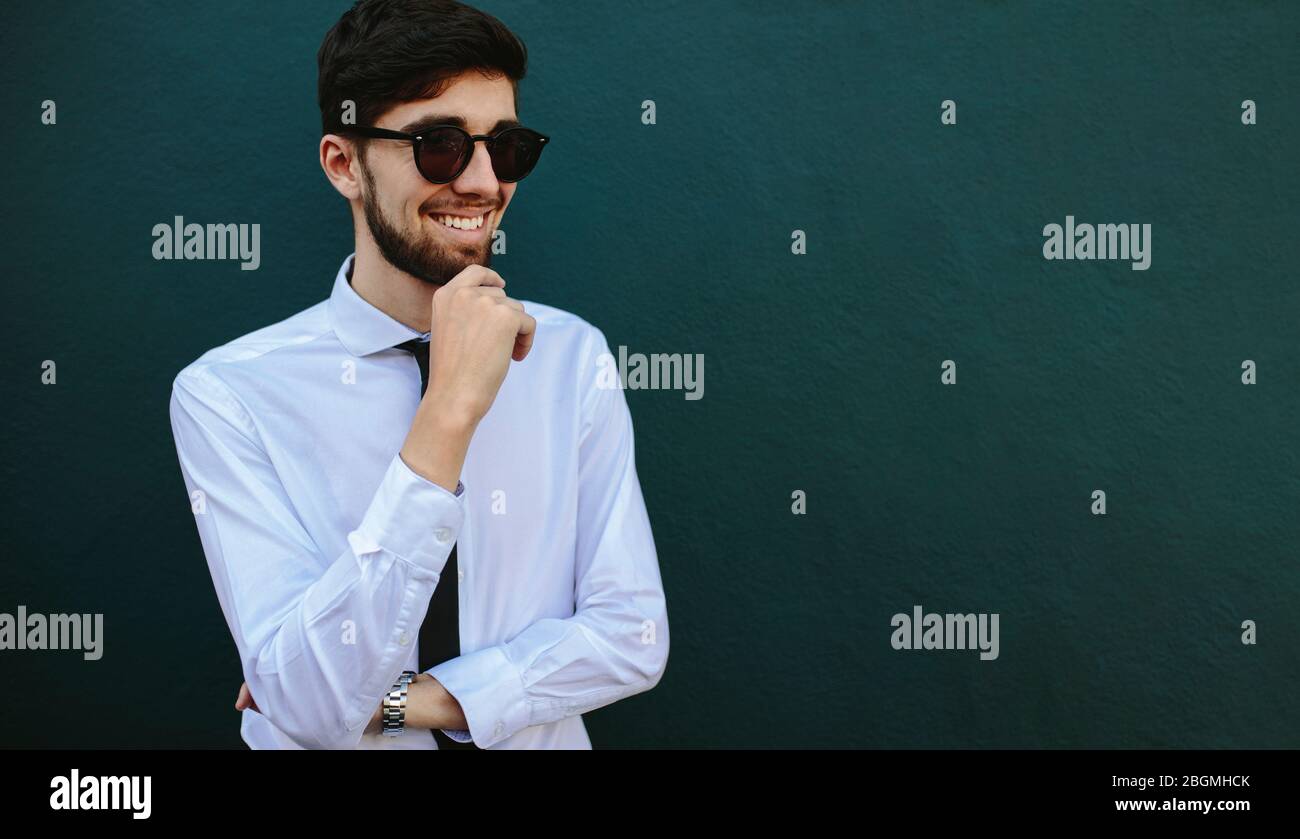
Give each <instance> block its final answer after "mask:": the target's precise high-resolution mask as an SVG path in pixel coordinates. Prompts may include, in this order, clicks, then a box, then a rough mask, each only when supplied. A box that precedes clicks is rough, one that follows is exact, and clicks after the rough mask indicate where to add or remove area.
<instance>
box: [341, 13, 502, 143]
mask: <svg viewBox="0 0 1300 839" xmlns="http://www.w3.org/2000/svg"><path fill="white" fill-rule="evenodd" d="M316 63H317V66H318V69H319V75H318V76H317V80H316V99H317V101H318V103H319V104H320V121H321V133H322V134H329V133H332V132H337V131H341V130H342V129H344V128H346V126H344V125H343V124H342V119H341V116H342V109H343V102H344V101H345V100H348V99H351V100H352V101H353V102H355V103H356V120H357V121H356V124H357V125H374V121H375V119H377V118H378V117H379V116H380V115H381V114H383V113H384V112H385V111H387V110H388V109H389V108H391V107H393V106H394V105H398V104H401V103H402V102H411V101H414V100H416V99H428V98H430V97H434V96H439V95H441V94H442V92H443V91H444V90H446V88H447V84H448V83H449V82H450V80H451V79H452V78H454V77H455V76H458V75H460V74H461V73H463V72H465V71H466V70H478V71H479V72H481V73H483V75H484V76H486V77H488V78H499V77H500V76H501V75H505V76H506V77H507V78H509V79H510V82H511V85H512V86H513V87H514V92H515V101H516V107H517V106H518V97H519V80H520V79H522V78H523V77H524V73H525V72H526V71H527V67H528V50H527V48H526V47H525V46H524V43H523V41H521V40H520V39H519V38H518V37H516V36H515V34H514V33H513V32H511V31H510V30H509V29H507V28H506V26H505V24H503V23H502V22H501V21H499V20H497V19H496V18H494V17H492V16H491V15H489V14H487V13H485V12H481V11H479V10H478V9H475V8H472V7H470V6H467V5H465V4H464V3H459V2H456V0H358V2H357V3H356V4H354V5H353V6H352V8H351V9H348V10H347V11H346V12H344V13H343V17H341V18H339V21H338V23H336V24H334V26H333V28H331V29H330V31H329V32H327V33H326V34H325V40H323V41H321V45H320V51H319V52H317V53H316ZM360 145H361V146H362V147H364V145H365V143H364V140H362V141H360Z"/></svg>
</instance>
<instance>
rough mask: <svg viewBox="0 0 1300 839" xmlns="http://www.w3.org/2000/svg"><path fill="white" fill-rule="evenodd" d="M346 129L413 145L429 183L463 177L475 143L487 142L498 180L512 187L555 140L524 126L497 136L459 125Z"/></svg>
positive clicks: (354, 127)
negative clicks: (409, 129)
mask: <svg viewBox="0 0 1300 839" xmlns="http://www.w3.org/2000/svg"><path fill="white" fill-rule="evenodd" d="M343 130H344V131H347V132H351V133H353V134H359V135H360V136H362V137H372V138H374V139H377V140H405V141H407V142H409V143H410V144H411V151H412V153H413V154H414V155H415V168H416V169H418V170H419V172H420V175H421V176H423V178H424V179H425V180H426V181H429V182H431V183H435V184H445V183H451V182H452V181H454V180H456V178H458V177H460V173H461V172H464V171H465V167H466V166H469V161H470V158H472V157H473V156H474V144H475V143H476V142H478V141H479V140H482V141H484V142H485V143H487V150H488V156H489V157H491V159H492V171H493V172H494V173H496V176H497V180H499V181H502V182H504V183H508V184H509V183H514V182H515V181H519V180H523V178H524V177H526V176H527V175H528V173H529V172H531V171H533V167H534V166H536V165H537V159H538V158H539V157H541V156H542V149H543V148H545V147H546V143H547V142H548V141H549V140H550V139H551V138H550V137H548V136H546V135H545V134H541V133H539V132H537V131H534V130H532V129H531V128H523V127H520V126H516V127H514V128H506V129H503V130H501V131H498V132H497V133H496V134H470V133H469V132H468V131H466V130H465V129H463V128H461V127H460V126H458V125H434V126H431V127H429V128H426V129H425V130H423V131H421V132H420V133H419V134H404V133H402V132H401V131H390V130H389V129H387V128H373V127H369V126H356V125H349V126H345V127H344V129H343ZM340 133H342V132H340Z"/></svg>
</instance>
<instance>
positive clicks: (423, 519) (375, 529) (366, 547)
mask: <svg viewBox="0 0 1300 839" xmlns="http://www.w3.org/2000/svg"><path fill="white" fill-rule="evenodd" d="M464 489H465V488H464V485H463V484H461V483H459V482H457V486H456V493H455V494H454V495H453V494H452V493H451V492H448V491H447V489H446V488H445V487H441V486H439V485H438V484H435V483H434V482H433V481H430V480H428V479H427V478H425V477H423V476H422V475H418V474H416V473H415V472H414V471H413V470H412V469H411V467H409V466H407V465H406V461H404V460H402V455H401V454H400V453H399V454H396V455H394V456H393V460H392V462H391V463H389V464H388V470H387V471H386V472H385V473H384V477H383V480H382V481H381V482H380V484H379V489H378V490H377V491H376V492H375V495H374V498H372V499H371V501H370V507H369V508H368V509H367V510H366V513H365V515H364V516H363V517H362V519H361V524H360V525H359V526H358V527H357V529H356V530H354V531H352V532H351V533H349V534H348V542H349V543H350V544H351V545H352V548H353V550H354V551H356V553H357V554H358V555H360V554H363V553H369V552H371V551H375V550H379V549H383V550H386V551H390V552H392V553H394V554H396V555H398V556H400V557H401V558H402V559H405V560H406V561H408V562H411V563H414V564H415V565H418V566H420V567H421V568H424V569H426V570H428V571H431V572H433V573H434V574H441V573H442V569H443V567H444V566H446V564H447V557H448V556H450V555H451V548H452V545H453V544H455V542H456V539H457V538H459V536H460V530H461V526H462V524H463V523H464V521H465V498H464Z"/></svg>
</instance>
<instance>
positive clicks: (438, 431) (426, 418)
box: [401, 404, 477, 492]
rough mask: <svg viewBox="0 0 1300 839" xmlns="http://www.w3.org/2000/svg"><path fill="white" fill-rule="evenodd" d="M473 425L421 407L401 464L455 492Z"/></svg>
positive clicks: (441, 412) (464, 419)
mask: <svg viewBox="0 0 1300 839" xmlns="http://www.w3.org/2000/svg"><path fill="white" fill-rule="evenodd" d="M476 425H477V423H470V422H469V421H468V420H467V419H466V418H465V417H464V416H463V415H457V414H454V413H451V412H448V411H444V410H437V409H433V408H429V409H426V408H425V407H424V405H423V404H422V405H421V407H420V409H419V411H417V412H416V415H415V420H414V421H413V422H412V423H411V430H410V432H409V433H408V434H407V435H406V441H405V442H404V443H403V444H402V450H401V456H402V460H404V461H405V462H406V465H407V466H409V467H410V468H411V471H413V472H415V473H416V474H417V475H420V476H421V477H422V478H424V479H425V480H427V481H431V482H432V483H435V484H437V485H439V486H441V487H443V488H444V489H446V490H447V491H448V492H455V491H456V485H457V484H458V483H460V470H461V468H462V467H463V466H464V465H465V454H466V452H467V451H468V450H469V442H470V439H471V438H472V437H473V436H474V429H475V427H476Z"/></svg>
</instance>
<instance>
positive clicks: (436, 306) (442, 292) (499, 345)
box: [425, 265, 537, 427]
mask: <svg viewBox="0 0 1300 839" xmlns="http://www.w3.org/2000/svg"><path fill="white" fill-rule="evenodd" d="M505 284H506V281H505V280H503V279H502V278H501V275H500V274H498V273H497V272H496V271H493V270H492V269H490V268H485V267H484V266H482V265H471V266H469V267H468V268H466V269H465V270H463V271H461V272H460V273H459V274H457V275H456V276H455V277H453V278H452V279H451V281H450V282H448V283H447V284H446V285H444V286H442V287H441V288H439V289H438V290H437V291H435V292H434V293H433V314H432V318H431V326H430V327H429V328H430V331H431V336H430V341H431V342H432V343H431V344H430V345H429V386H428V389H427V391H426V393H425V402H428V403H432V404H433V405H435V406H437V407H439V408H440V409H441V410H444V411H446V412H448V415H449V416H451V417H452V418H453V419H455V420H457V421H460V422H463V423H466V424H467V425H469V426H471V427H472V426H476V425H477V424H478V422H479V420H481V419H482V418H483V416H484V415H485V414H487V412H488V409H489V408H491V407H492V402H493V400H495V399H496V395H497V391H498V390H500V388H501V382H502V381H503V380H504V379H505V377H506V371H507V369H508V368H509V366H510V359H512V358H513V359H514V360H515V361H523V360H524V358H525V357H526V356H527V355H528V352H529V350H530V349H532V346H533V335H534V333H535V331H536V329H537V321H536V320H534V319H533V317H532V316H531V315H529V314H528V313H527V312H525V311H524V306H523V304H522V303H520V302H519V301H518V300H512V299H511V298H509V297H507V296H506V293H505V291H504V289H505Z"/></svg>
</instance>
